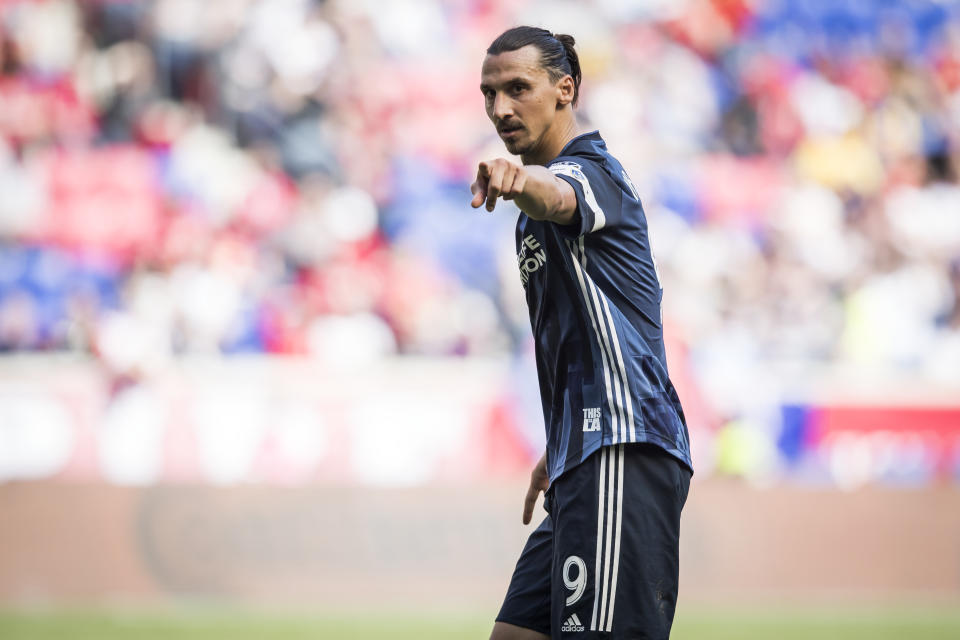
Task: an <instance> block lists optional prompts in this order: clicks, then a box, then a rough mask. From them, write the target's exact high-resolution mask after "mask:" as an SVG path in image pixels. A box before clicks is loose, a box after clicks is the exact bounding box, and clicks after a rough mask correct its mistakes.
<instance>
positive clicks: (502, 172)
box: [470, 158, 527, 211]
mask: <svg viewBox="0 0 960 640" xmlns="http://www.w3.org/2000/svg"><path fill="white" fill-rule="evenodd" d="M526 184H527V170H526V169H525V168H524V167H522V166H521V165H518V164H514V163H513V162H510V161H509V160H505V159H503V158H497V159H496V160H488V161H487V162H481V163H480V166H479V167H478V168H477V179H476V181H475V182H474V183H473V184H472V185H470V192H471V193H473V200H472V201H471V202H470V205H471V206H472V207H473V208H474V209H476V208H477V207H479V206H480V205H482V204H483V203H484V202H486V203H487V211H493V208H494V207H495V206H497V198H503V199H504V200H513V199H514V198H515V197H516V196H518V195H520V194H521V193H523V188H524V186H526Z"/></svg>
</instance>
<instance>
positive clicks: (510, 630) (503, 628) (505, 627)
mask: <svg viewBox="0 0 960 640" xmlns="http://www.w3.org/2000/svg"><path fill="white" fill-rule="evenodd" d="M490 640H550V636H547V635H544V634H542V633H540V632H539V631H534V630H533V629H525V628H524V627H518V626H516V625H514V624H508V623H506V622H494V623H493V632H492V633H491V634H490Z"/></svg>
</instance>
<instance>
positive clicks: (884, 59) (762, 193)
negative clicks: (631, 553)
mask: <svg viewBox="0 0 960 640" xmlns="http://www.w3.org/2000/svg"><path fill="white" fill-rule="evenodd" d="M546 4H547V3H546V2H545V1H543V0H529V1H528V2H522V3H512V2H507V1H506V0H487V1H476V2H464V3H442V2H439V0H421V1H413V0H410V1H405V2H398V3H393V2H391V3H389V6H387V5H384V4H383V3H376V2H347V1H340V0H327V1H318V0H284V1H272V0H229V1H226V0H225V1H223V2H216V3H212V2H202V1H201V0H152V1H149V2H129V1H125V0H99V1H97V2H80V1H78V0H31V1H26V0H9V1H7V2H3V3H2V4H0V349H3V350H8V351H9V350H65V349H75V350H90V351H93V352H95V353H97V354H98V355H99V356H100V357H101V358H103V360H104V362H106V363H107V364H108V365H109V366H110V368H111V369H112V370H113V371H115V372H117V373H118V374H119V375H124V376H128V375H129V376H134V377H136V376H139V375H144V374H146V373H149V372H150V371H151V370H154V369H155V368H156V367H160V366H162V365H163V363H164V362H165V361H166V360H168V359H169V358H170V357H172V356H173V355H174V354H178V353H214V352H220V353H236V352H245V351H255V352H269V353H281V354H311V355H312V356H314V357H318V358H323V359H324V360H325V361H328V362H330V363H331V364H333V365H337V364H339V365H343V364H348V363H349V362H351V361H352V359H356V358H378V357H381V356H383V355H387V354H392V353H404V354H431V355H470V354H489V353H513V354H517V355H519V354H523V353H524V352H525V348H526V341H527V340H528V338H527V336H528V331H527V328H526V322H527V320H526V317H525V314H523V313H518V312H517V308H518V306H517V303H516V300H517V299H518V297H519V296H520V295H521V293H520V288H519V286H518V276H517V275H516V273H515V270H513V269H511V268H510V267H509V266H505V265H507V264H508V263H509V262H510V258H509V256H510V255H512V248H511V246H510V245H511V242H512V240H511V237H512V236H511V227H512V224H513V220H512V215H511V214H510V212H509V211H498V212H497V213H496V214H495V215H494V216H486V215H483V214H477V213H476V212H473V211H470V210H469V209H468V207H467V206H466V202H467V198H466V194H467V186H466V185H467V184H469V182H470V180H471V172H472V171H473V167H474V162H475V160H476V159H477V158H479V157H480V156H481V155H484V154H488V153H490V152H491V151H490V150H491V149H493V150H494V151H493V152H494V153H496V152H499V147H498V146H497V143H496V140H495V139H494V137H493V136H492V135H491V128H490V127H489V125H488V123H487V122H486V121H485V120H484V118H483V112H482V106H481V102H480V100H479V93H478V92H477V90H476V87H475V84H476V77H477V73H478V69H479V61H480V59H481V57H482V54H483V51H484V48H485V47H486V45H487V44H488V42H489V41H490V40H491V39H492V38H493V37H494V36H495V35H496V34H497V33H499V31H500V30H502V29H503V28H504V27H506V26H508V25H509V24H511V23H515V22H517V21H522V20H525V19H529V16H540V15H546V14H547V12H546V11H545V10H544V9H545V6H546ZM515 5H517V6H515ZM554 8H555V7H554V6H553V5H552V4H551V12H550V15H554V16H556V19H557V21H558V23H559V24H557V25H550V26H551V27H552V28H554V29H555V30H559V31H563V30H569V31H572V32H573V33H574V35H575V36H576V37H577V39H578V43H579V44H578V48H579V49H580V52H581V58H582V60H583V61H584V69H585V72H586V75H587V76H588V78H587V81H586V82H585V83H584V95H583V105H582V109H581V114H582V115H583V117H584V118H585V119H586V120H587V121H589V122H590V123H592V125H593V126H596V127H599V128H600V129H601V130H602V131H604V132H606V134H607V136H608V139H610V140H611V143H612V144H615V145H617V147H618V148H617V149H615V150H614V152H615V153H616V154H617V155H618V157H621V158H623V159H624V161H625V165H626V166H627V169H628V171H629V172H630V173H631V175H632V176H633V179H634V181H635V182H636V183H637V185H638V186H639V187H640V191H641V193H642V195H643V197H644V202H645V206H646V210H647V213H648V217H649V221H650V224H651V225H652V226H653V227H654V232H653V234H652V237H653V242H654V243H655V249H656V252H657V255H658V258H659V262H660V267H661V270H662V276H663V280H664V287H665V290H666V292H667V293H666V297H665V301H664V308H665V322H666V324H667V327H668V330H669V331H671V332H673V334H674V335H676V336H682V340H683V343H684V344H683V347H684V348H683V353H685V354H687V356H686V357H687V358H689V363H688V365H689V368H690V371H691V375H690V376H684V378H685V379H686V378H689V379H690V381H691V382H690V384H696V385H698V386H699V387H700V389H699V390H697V391H690V395H691V396H693V395H695V394H696V395H700V394H702V396H703V397H704V398H706V399H707V401H708V404H710V406H712V408H713V412H712V414H711V412H709V411H697V412H696V415H697V416H698V418H697V419H698V420H700V421H702V424H695V425H691V426H692V427H693V428H694V429H698V428H705V427H709V428H716V427H719V426H720V425H721V424H722V423H729V424H733V425H736V431H729V429H728V431H729V434H730V435H729V436H728V437H727V440H728V441H727V442H726V444H724V447H726V449H728V450H729V448H730V447H731V446H733V445H731V444H730V443H731V442H732V443H734V444H736V443H737V442H754V439H753V436H752V435H750V434H749V433H748V432H747V431H744V430H748V429H750V428H753V427H752V426H751V425H754V426H756V425H761V426H759V427H756V428H758V429H760V430H761V431H762V430H763V429H767V428H770V427H769V425H770V421H771V420H774V421H775V419H772V418H770V417H769V416H770V415H771V414H772V413H775V411H773V410H772V407H775V406H776V405H777V403H778V402H779V400H780V398H779V394H780V390H779V389H776V388H773V387H771V388H768V389H765V390H764V391H763V394H761V395H762V397H760V396H758V387H757V385H756V384H755V382H753V381H755V380H757V379H761V380H763V379H765V376H764V374H763V368H764V367H766V366H769V363H771V362H805V363H837V364H843V363H864V364H869V365H871V366H875V367H886V368H889V369H894V370H907V371H911V372H914V373H917V374H920V375H924V376H928V377H931V378H934V379H937V380H940V381H942V382H946V383H950V384H954V385H956V384H958V383H960V368H958V367H960V365H958V363H960V267H958V266H957V265H958V264H960V263H958V260H960V185H958V168H960V125H958V123H960V5H956V4H955V3H946V2H922V3H920V2H918V3H901V2H896V1H895V0H873V1H871V2H866V3H863V2H859V3H857V2H840V3H837V2H830V1H829V0H815V1H811V2H804V3H789V2H761V1H755V0H737V1H721V0H708V1H705V2H692V3H669V2H635V3H626V2H615V1H611V0H595V1H594V2H592V3H589V4H588V5H583V4H574V3H569V4H565V5H564V7H563V9H562V10H556V11H554V10H553V9H554ZM346 344H354V345H358V348H357V349H346V348H345V347H344V345H346ZM684 366H685V367H686V366H687V363H685V365H684ZM731 371H740V372H741V373H742V374H743V377H742V378H740V377H739V376H732V375H731V373H730V372H731ZM738 380H739V382H738ZM760 386H763V385H760ZM681 395H684V391H683V390H681ZM720 416H723V418H721V417H720ZM762 425H767V426H762ZM768 435H769V434H768ZM764 437H766V436H764ZM751 446H752V445H751ZM725 459H726V460H727V462H725V463H724V465H726V466H727V467H730V468H733V467H737V466H738V465H739V464H740V463H741V462H742V461H741V460H740V459H739V458H729V459H727V458H725ZM727 463H729V464H727ZM724 465H721V466H724Z"/></svg>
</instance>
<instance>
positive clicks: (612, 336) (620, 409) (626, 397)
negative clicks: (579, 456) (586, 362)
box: [568, 236, 637, 444]
mask: <svg viewBox="0 0 960 640" xmlns="http://www.w3.org/2000/svg"><path fill="white" fill-rule="evenodd" d="M568 244H569V246H570V250H571V253H572V254H573V257H574V260H573V264H574V269H576V271H577V278H578V279H579V280H580V287H581V291H583V294H584V299H585V300H586V302H587V312H588V313H592V312H591V304H590V298H591V297H592V299H593V305H592V308H593V310H594V311H595V312H596V317H597V322H594V323H593V326H594V331H596V332H597V334H598V339H599V341H600V353H601V355H602V356H603V366H604V379H605V380H607V370H608V368H609V371H610V376H611V377H612V378H613V385H614V393H615V395H616V398H617V400H616V405H617V406H616V413H617V415H614V408H613V407H612V406H611V408H610V413H611V416H610V421H611V426H612V427H613V428H612V434H611V436H612V443H614V444H615V443H617V442H627V441H628V439H627V434H628V432H627V430H628V429H629V436H630V440H629V441H631V442H635V441H636V439H637V435H636V428H635V427H634V424H633V401H632V400H631V393H630V387H629V386H628V384H627V380H628V377H627V371H626V368H625V367H624V364H623V353H622V352H621V351H620V339H619V336H618V335H617V328H616V325H614V323H613V316H612V315H611V314H610V306H609V304H608V303H607V299H606V296H604V294H603V292H601V291H600V288H599V287H598V286H597V285H596V283H595V282H594V281H593V279H592V278H591V277H590V274H589V273H587V270H586V264H587V253H586V249H585V248H584V244H583V236H581V237H580V238H579V240H578V242H577V243H576V244H574V243H573V242H571V241H568ZM578 261H579V263H578ZM581 265H582V266H581ZM588 290H589V292H590V293H589V294H588V293H587V291H588ZM601 301H602V303H601ZM601 304H602V307H601ZM590 319H591V321H593V315H591V316H590ZM608 323H609V327H610V329H609V337H608V330H607V324H608ZM598 324H599V327H598ZM611 340H612V341H613V345H614V346H612V347H611V346H610V342H611ZM611 365H614V366H611ZM607 383H608V384H609V380H607ZM609 392H610V389H609V387H608V389H607V395H608V396H609ZM624 408H626V415H624ZM618 417H619V429H617V424H616V422H617V420H616V418H618Z"/></svg>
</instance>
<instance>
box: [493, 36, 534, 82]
mask: <svg viewBox="0 0 960 640" xmlns="http://www.w3.org/2000/svg"><path fill="white" fill-rule="evenodd" d="M546 73H547V72H546V70H545V69H544V68H543V67H541V66H540V50H539V49H537V48H536V47H535V46H533V45H527V46H525V47H521V48H519V49H517V50H515V51H504V52H503V53H498V54H496V55H492V54H487V57H486V58H484V60H483V67H482V68H481V70H480V77H481V80H482V81H483V82H484V83H490V82H495V81H497V80H498V79H507V78H513V77H528V78H531V79H533V78H535V77H536V76H539V75H546Z"/></svg>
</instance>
